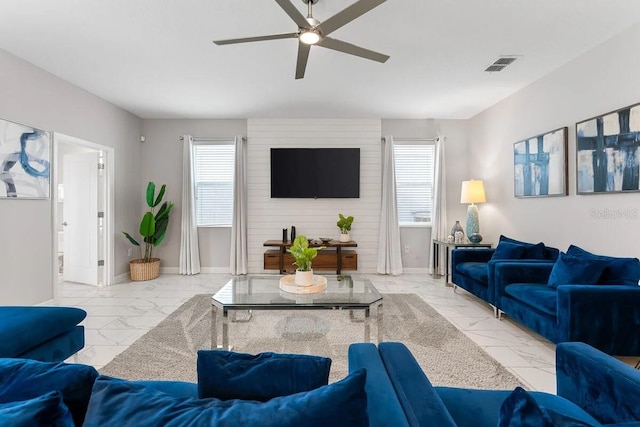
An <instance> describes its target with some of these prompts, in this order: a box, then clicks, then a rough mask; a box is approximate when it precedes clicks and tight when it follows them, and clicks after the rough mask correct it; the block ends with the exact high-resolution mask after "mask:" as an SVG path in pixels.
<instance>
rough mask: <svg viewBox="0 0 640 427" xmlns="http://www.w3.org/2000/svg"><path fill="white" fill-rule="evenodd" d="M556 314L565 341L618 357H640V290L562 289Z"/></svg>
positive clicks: (609, 287)
mask: <svg viewBox="0 0 640 427" xmlns="http://www.w3.org/2000/svg"><path fill="white" fill-rule="evenodd" d="M557 313H558V324H559V327H560V328H561V329H562V330H563V331H565V332H566V334H567V335H566V341H582V342H586V343H587V344H590V345H592V346H593V347H596V348H598V349H600V350H602V351H603V352H605V353H607V354H614V355H617V356H637V355H639V354H640V287H637V286H627V285H560V286H558V311H557Z"/></svg>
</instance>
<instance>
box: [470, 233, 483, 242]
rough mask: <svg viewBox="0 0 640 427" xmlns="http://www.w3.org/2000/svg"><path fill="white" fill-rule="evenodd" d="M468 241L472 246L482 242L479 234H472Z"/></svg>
mask: <svg viewBox="0 0 640 427" xmlns="http://www.w3.org/2000/svg"><path fill="white" fill-rule="evenodd" d="M469 241H470V242H471V243H473V244H478V243H480V242H482V236H481V235H480V234H479V233H473V234H472V235H471V236H469Z"/></svg>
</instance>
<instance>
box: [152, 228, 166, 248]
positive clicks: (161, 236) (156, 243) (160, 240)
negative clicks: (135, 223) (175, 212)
mask: <svg viewBox="0 0 640 427" xmlns="http://www.w3.org/2000/svg"><path fill="white" fill-rule="evenodd" d="M166 235H167V230H166V227H165V230H164V231H163V232H162V233H161V234H160V235H159V236H158V237H156V240H155V242H153V246H158V245H159V244H160V243H162V241H163V240H164V236H166Z"/></svg>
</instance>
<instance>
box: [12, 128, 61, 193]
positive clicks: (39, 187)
mask: <svg viewBox="0 0 640 427" xmlns="http://www.w3.org/2000/svg"><path fill="white" fill-rule="evenodd" d="M50 149H51V133H50V132H47V131H43V130H40V129H35V128H32V127H28V126H23V125H20V124H17V123H13V122H9V121H6V120H1V119H0V198H13V199H48V198H49V194H50V190H49V187H50V185H49V181H50V175H49V171H50V157H51V156H50Z"/></svg>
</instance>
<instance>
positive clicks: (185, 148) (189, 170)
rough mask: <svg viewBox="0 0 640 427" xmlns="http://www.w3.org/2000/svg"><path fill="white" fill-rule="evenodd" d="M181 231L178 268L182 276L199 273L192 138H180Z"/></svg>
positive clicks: (188, 136) (187, 136)
mask: <svg viewBox="0 0 640 427" xmlns="http://www.w3.org/2000/svg"><path fill="white" fill-rule="evenodd" d="M182 141H183V142H182V229H181V230H182V231H181V236H180V267H179V269H178V272H179V273H180V274H184V275H192V274H198V273H200V251H199V249H198V227H197V226H196V209H195V203H196V198H195V190H194V185H193V182H194V179H193V178H194V177H193V137H192V136H191V135H184V136H183V137H182Z"/></svg>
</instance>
